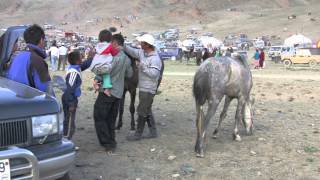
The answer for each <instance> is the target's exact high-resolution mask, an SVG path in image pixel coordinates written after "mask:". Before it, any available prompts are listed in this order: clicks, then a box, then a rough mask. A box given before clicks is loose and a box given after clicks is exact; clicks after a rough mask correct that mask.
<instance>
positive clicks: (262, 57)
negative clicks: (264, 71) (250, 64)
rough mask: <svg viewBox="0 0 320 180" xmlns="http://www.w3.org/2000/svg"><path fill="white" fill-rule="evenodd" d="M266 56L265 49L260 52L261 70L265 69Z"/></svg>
mask: <svg viewBox="0 0 320 180" xmlns="http://www.w3.org/2000/svg"><path fill="white" fill-rule="evenodd" d="M264 59H265V55H264V51H263V49H261V50H260V56H259V65H260V68H263V63H264Z"/></svg>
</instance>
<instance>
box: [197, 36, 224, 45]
mask: <svg viewBox="0 0 320 180" xmlns="http://www.w3.org/2000/svg"><path fill="white" fill-rule="evenodd" d="M199 41H200V42H201V43H202V45H203V46H204V47H206V48H208V46H209V45H211V46H212V47H213V48H214V47H217V48H218V47H221V46H222V44H223V43H222V41H220V40H219V39H217V38H214V37H210V36H201V37H200V38H199Z"/></svg>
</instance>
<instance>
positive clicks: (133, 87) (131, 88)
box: [116, 54, 164, 131]
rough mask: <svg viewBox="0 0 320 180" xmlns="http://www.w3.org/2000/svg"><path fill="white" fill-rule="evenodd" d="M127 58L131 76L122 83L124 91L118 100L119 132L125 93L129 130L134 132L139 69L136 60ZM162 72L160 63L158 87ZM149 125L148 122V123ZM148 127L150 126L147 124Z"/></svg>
mask: <svg viewBox="0 0 320 180" xmlns="http://www.w3.org/2000/svg"><path fill="white" fill-rule="evenodd" d="M127 56H128V57H129V58H130V59H131V67H132V71H133V75H132V77H131V78H126V79H125V81H124V91H123V95H122V98H121V100H120V105H119V120H118V124H117V127H116V129H118V130H120V129H121V127H122V125H123V123H122V119H123V112H124V103H125V98H126V93H127V92H129V93H130V107H129V110H130V114H131V128H130V130H132V131H133V130H135V120H134V113H135V100H136V94H137V87H138V82H139V69H138V66H137V63H139V60H138V59H135V58H133V57H130V56H129V55H128V54H127ZM163 71H164V62H163V61H162V68H161V71H160V78H159V80H158V87H159V85H160V83H161V80H162V74H163ZM148 123H149V122H148ZM148 126H150V125H149V124H148Z"/></svg>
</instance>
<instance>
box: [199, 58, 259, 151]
mask: <svg viewBox="0 0 320 180" xmlns="http://www.w3.org/2000/svg"><path fill="white" fill-rule="evenodd" d="M251 88H252V75H251V72H250V69H249V66H248V64H247V62H246V60H244V58H242V57H241V56H235V57H233V58H231V57H219V58H209V59H207V60H206V61H205V62H203V63H202V64H201V66H200V68H199V70H198V71H197V72H196V74H195V76H194V81H193V95H194V97H195V102H196V110H197V117H196V126H197V139H196V145H195V152H196V153H197V156H198V157H204V148H205V142H204V141H205V139H206V131H207V128H208V125H209V122H210V119H211V118H212V117H213V116H214V114H215V112H216V110H217V107H218V105H219V103H220V101H221V100H222V98H223V97H224V96H225V104H224V107H223V110H222V113H221V115H220V119H219V124H218V127H217V128H216V129H215V131H214V134H213V135H214V137H216V136H217V134H218V131H219V129H220V125H221V122H222V121H223V119H224V118H225V117H226V113H227V110H228V107H229V105H230V102H231V101H232V100H233V99H234V98H236V99H238V105H237V110H236V116H235V124H234V132H233V137H234V140H236V141H241V137H240V135H239V130H238V128H239V124H240V122H241V120H242V121H243V124H244V126H245V128H246V131H247V133H248V134H251V133H252V128H253V122H252V110H251V105H252V104H253V102H252V101H251V100H250V91H251ZM206 102H207V103H208V110H207V114H206V115H204V110H203V108H204V107H203V106H204V104H205V103H206Z"/></svg>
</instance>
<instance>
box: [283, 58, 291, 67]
mask: <svg viewBox="0 0 320 180" xmlns="http://www.w3.org/2000/svg"><path fill="white" fill-rule="evenodd" d="M283 65H284V67H285V68H289V67H290V66H291V65H292V62H291V61H290V60H289V59H286V60H284V61H283Z"/></svg>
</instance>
